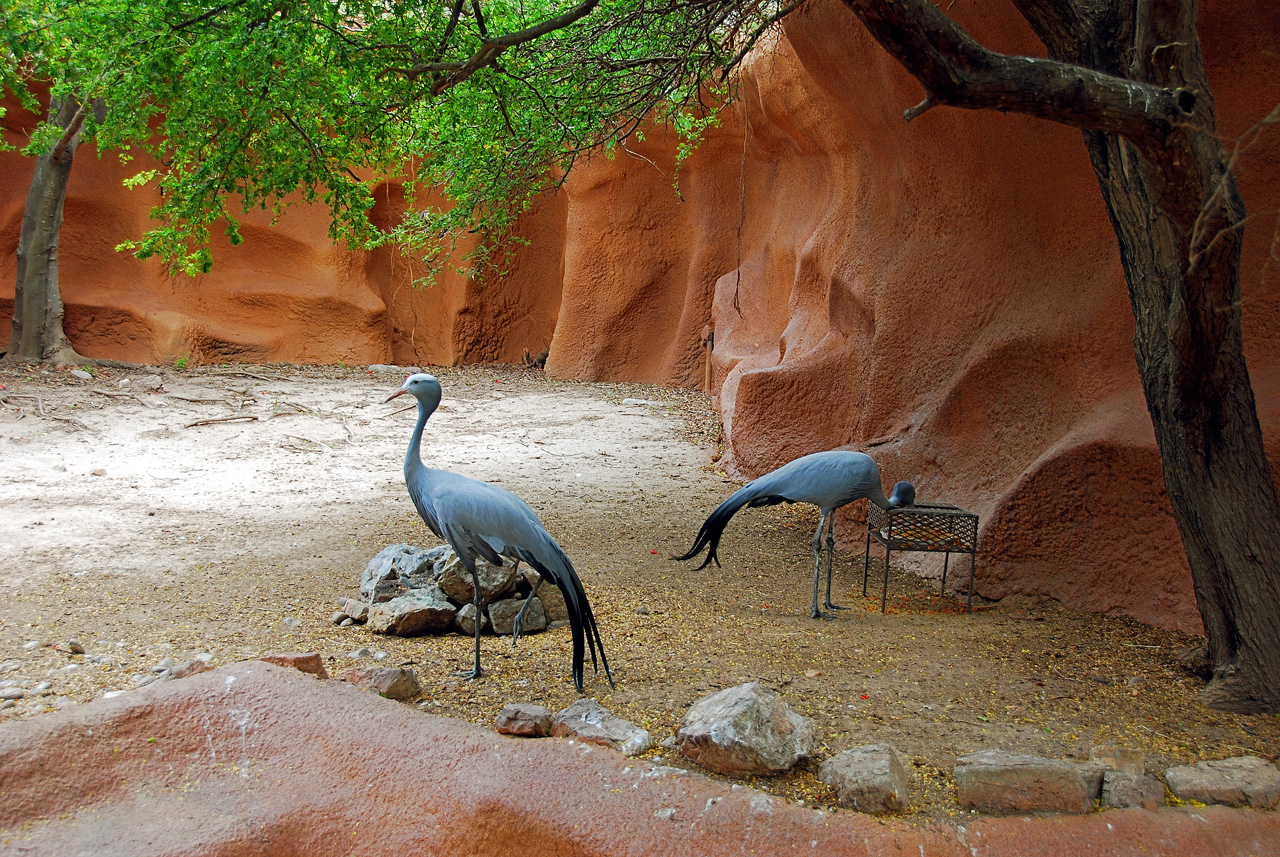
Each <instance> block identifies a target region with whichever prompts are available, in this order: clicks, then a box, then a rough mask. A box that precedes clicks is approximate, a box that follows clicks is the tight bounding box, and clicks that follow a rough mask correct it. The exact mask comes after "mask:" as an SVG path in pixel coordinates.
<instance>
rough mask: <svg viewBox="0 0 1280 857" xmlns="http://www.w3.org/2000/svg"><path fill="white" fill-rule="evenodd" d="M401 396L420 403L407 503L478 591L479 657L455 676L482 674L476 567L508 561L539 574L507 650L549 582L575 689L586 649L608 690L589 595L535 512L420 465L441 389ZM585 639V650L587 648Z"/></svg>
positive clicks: (430, 385) (417, 381) (417, 384)
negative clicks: (561, 609)
mask: <svg viewBox="0 0 1280 857" xmlns="http://www.w3.org/2000/svg"><path fill="white" fill-rule="evenodd" d="M405 393H408V394H409V395H411V396H413V397H414V398H415V399H417V400H418V422H417V425H415V426H414V427H413V435H412V437H411V439H410V440H409V450H408V452H406V453H405V457H404V481H405V485H407V486H408V488H409V497H410V498H412V500H413V505H414V506H415V507H416V508H417V510H418V514H419V515H421V516H422V520H423V521H425V522H426V524H427V526H428V527H430V528H431V532H433V533H435V534H436V535H437V536H438V537H440V538H442V539H444V540H446V541H447V542H449V544H450V545H452V546H453V550H454V552H455V553H457V555H458V559H460V560H461V561H462V565H463V567H464V568H465V569H466V570H467V571H468V572H469V573H470V574H471V581H472V584H473V585H474V586H475V606H476V621H475V626H476V631H475V637H476V652H475V666H474V667H472V669H471V670H470V671H465V672H461V673H458V675H460V676H464V677H466V678H468V679H474V678H479V677H480V675H481V669H480V624H481V622H480V616H481V609H482V604H481V593H480V577H479V575H478V574H477V573H476V559H478V558H481V557H482V558H484V559H485V560H487V561H488V562H490V563H493V564H494V565H501V564H502V561H503V557H506V558H508V559H510V560H512V561H513V562H515V563H516V564H517V565H518V564H519V563H520V561H521V560H523V561H524V562H527V563H528V564H529V565H530V566H532V567H533V568H534V569H536V570H537V572H538V575H539V576H538V581H537V584H535V586H534V590H533V593H532V594H530V596H529V598H528V599H527V600H526V601H525V605H524V607H522V608H521V609H520V613H519V614H518V615H517V616H516V619H515V625H514V628H513V634H512V642H514V641H515V640H516V639H518V638H519V637H520V623H521V621H522V620H523V619H524V613H525V610H527V609H528V608H529V604H531V603H532V602H533V595H534V594H537V591H538V589H537V587H538V586H541V585H542V581H543V580H545V579H549V580H550V581H551V582H552V583H554V584H555V585H556V586H558V587H560V591H561V593H563V595H564V601H565V606H566V607H567V608H568V612H569V629H570V631H571V632H572V635H573V683H574V685H575V686H576V687H577V689H578V692H579V693H581V692H582V671H583V670H582V667H583V657H584V648H586V647H590V649H591V666H592V667H593V668H594V669H595V670H596V672H597V673H598V672H599V671H600V667H599V665H598V664H597V661H596V650H597V649H599V651H600V663H603V664H604V673H605V675H606V676H607V677H608V679H609V684H610V686H612V685H613V673H611V672H610V671H609V661H608V659H606V658H605V656H604V643H603V642H602V641H601V639H600V631H599V629H597V628H596V620H595V616H594V615H592V613H591V605H590V604H589V603H587V593H586V592H585V591H584V590H583V588H582V581H581V580H579V579H578V573H577V572H576V571H574V570H573V563H571V562H570V561H569V557H568V556H567V555H566V554H565V552H564V550H563V549H562V548H561V547H560V545H559V544H557V543H556V540H555V539H553V538H552V537H551V535H550V534H549V533H548V532H547V531H546V528H545V527H543V526H542V522H541V521H539V520H538V516H537V515H535V514H534V512H533V509H530V508H529V505H528V504H527V503H525V502H524V501H523V500H521V499H520V498H519V497H517V496H516V495H514V494H512V493H511V492H510V491H507V490H506V489H504V488H499V487H498V486H497V485H492V484H490V483H488V482H480V481H478V480H475V479H471V478H469V477H466V476H462V475H461V474H458V473H452V472H450V471H448V470H436V469H434V468H431V467H427V466H425V465H424V464H423V463H422V456H421V454H420V450H421V448H422V429H423V428H424V427H425V426H426V424H427V418H428V417H430V416H431V415H432V414H433V413H434V412H435V410H436V408H437V407H439V405H440V397H441V393H442V391H441V389H440V382H439V381H438V380H436V378H435V377H434V376H432V375H428V374H426V373H425V372H419V373H418V374H416V375H410V376H409V377H408V378H406V379H405V382H404V384H403V385H402V386H401V387H400V389H399V390H396V391H395V392H394V393H392V394H391V395H390V396H388V397H387V401H388V402H390V401H391V400H392V399H394V398H396V397H397V396H402V395H404V394H405ZM584 637H585V646H584V642H583V640H584Z"/></svg>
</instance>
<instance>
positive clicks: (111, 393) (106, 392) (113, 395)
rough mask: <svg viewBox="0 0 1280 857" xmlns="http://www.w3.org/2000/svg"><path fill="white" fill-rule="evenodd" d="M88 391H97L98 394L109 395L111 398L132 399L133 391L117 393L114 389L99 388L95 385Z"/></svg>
mask: <svg viewBox="0 0 1280 857" xmlns="http://www.w3.org/2000/svg"><path fill="white" fill-rule="evenodd" d="M89 392H90V393H97V394H98V395H99V396H110V397H111V398H113V399H132V398H133V393H117V392H115V391H114V390H99V389H98V388H97V387H94V388H93V389H92V390H90V391H89Z"/></svg>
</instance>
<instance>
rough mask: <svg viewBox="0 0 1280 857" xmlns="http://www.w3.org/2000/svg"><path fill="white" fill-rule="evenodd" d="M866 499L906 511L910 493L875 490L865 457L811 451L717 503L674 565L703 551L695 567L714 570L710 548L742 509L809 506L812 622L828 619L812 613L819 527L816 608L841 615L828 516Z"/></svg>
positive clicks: (876, 473)
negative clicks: (822, 588) (813, 517)
mask: <svg viewBox="0 0 1280 857" xmlns="http://www.w3.org/2000/svg"><path fill="white" fill-rule="evenodd" d="M863 497H866V498H868V499H870V500H871V502H872V503H875V504H876V505H877V506H879V507H880V508H881V509H892V508H897V507H899V506H910V505H912V504H913V503H915V501H916V489H915V486H914V485H912V484H911V483H910V482H899V483H898V484H896V485H894V486H893V494H892V495H891V496H889V497H885V496H884V491H883V490H882V489H881V487H880V468H879V467H877V466H876V463H875V461H873V460H872V459H871V456H869V455H867V454H866V453H862V452H852V451H850V450H843V449H833V450H829V451H827V452H815V453H812V454H811V455H806V456H803V457H802V458H797V459H796V460H795V461H792V462H790V463H788V464H784V465H782V466H781V467H779V468H778V469H777V470H774V471H771V472H769V473H766V474H765V475H764V476H761V477H760V478H759V479H755V480H753V481H751V482H748V483H747V484H746V485H743V486H742V487H741V488H739V489H738V490H737V491H735V492H734V493H733V494H732V495H731V496H730V497H729V499H728V500H725V501H724V502H723V503H721V504H720V507H719V508H718V509H716V510H715V511H714V512H712V513H711V515H710V516H709V517H708V518H707V520H706V521H705V522H704V523H703V525H702V529H700V530H698V538H697V539H696V540H695V541H694V543H693V547H691V548H689V552H688V553H686V554H684V555H683V556H673V557H671V558H672V559H674V560H686V559H693V558H694V557H695V556H697V555H698V554H700V553H702V551H703V550H704V549H707V558H706V559H705V560H703V561H702V565H700V566H698V568H700V569H701V568H706V567H707V566H708V565H709V564H710V563H711V562H712V560H714V561H715V564H716V565H720V557H718V556H717V555H716V549H717V548H718V547H719V546H720V537H721V536H722V535H723V534H724V528H725V527H727V526H728V525H729V519H730V518H732V517H733V516H734V513H736V512H737V511H738V510H739V509H741V508H742V507H743V506H774V505H777V504H778V503H812V504H813V505H815V506H817V507H818V508H819V509H820V510H822V517H821V519H819V521H818V531H817V532H816V533H814V534H813V610H812V612H811V614H810V615H811V616H813V618H815V619H817V618H824V619H829V618H831V615H830V614H828V613H823V612H822V611H821V610H819V609H818V579H819V568H820V565H821V557H822V528H823V527H824V526H825V527H826V528H827V539H826V541H827V597H826V599H825V600H824V601H823V604H822V606H823V607H826V608H827V609H828V610H845V609H847V608H844V607H838V606H836V605H835V604H832V603H831V562H832V554H833V553H834V551H835V528H836V519H835V515H834V512H835V510H836V509H839V508H840V507H841V506H844V505H845V504H847V503H852V502H853V501H854V500H860V499H862V498H863Z"/></svg>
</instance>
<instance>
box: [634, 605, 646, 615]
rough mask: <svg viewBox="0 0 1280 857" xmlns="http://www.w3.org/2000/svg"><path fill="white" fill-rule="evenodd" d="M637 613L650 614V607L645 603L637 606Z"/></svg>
mask: <svg viewBox="0 0 1280 857" xmlns="http://www.w3.org/2000/svg"><path fill="white" fill-rule="evenodd" d="M636 615H637V616H648V615H649V608H648V607H645V606H644V605H641V606H639V607H637V608H636Z"/></svg>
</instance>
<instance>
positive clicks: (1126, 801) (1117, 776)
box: [1102, 771, 1164, 809]
mask: <svg viewBox="0 0 1280 857" xmlns="http://www.w3.org/2000/svg"><path fill="white" fill-rule="evenodd" d="M1102 805H1103V806H1109V807H1111V808H1112V809H1128V808H1131V807H1141V808H1142V809H1155V808H1157V807H1161V806H1164V784H1163V783H1161V782H1160V781H1159V780H1157V779H1155V778H1154V777H1148V776H1145V775H1143V774H1132V773H1127V772H1124V771H1107V772H1106V773H1104V774H1103V775H1102Z"/></svg>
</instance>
